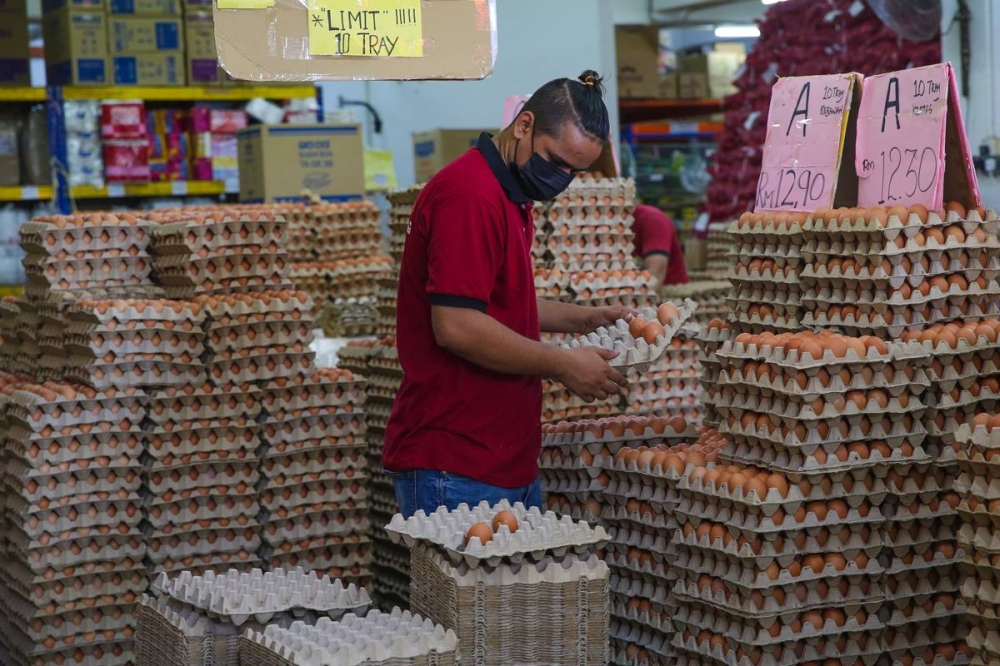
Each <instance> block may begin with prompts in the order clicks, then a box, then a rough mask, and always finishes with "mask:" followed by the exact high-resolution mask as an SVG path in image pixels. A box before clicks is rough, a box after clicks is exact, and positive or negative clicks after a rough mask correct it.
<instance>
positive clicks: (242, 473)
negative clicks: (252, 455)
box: [143, 461, 260, 495]
mask: <svg viewBox="0 0 1000 666" xmlns="http://www.w3.org/2000/svg"><path fill="white" fill-rule="evenodd" d="M259 480H260V471H259V470H258V465H257V464H256V461H253V462H238V463H231V462H227V463H199V464H194V465H188V466H185V467H184V472H183V473H181V471H180V470H179V469H173V470H170V473H169V474H167V473H161V472H155V473H150V474H147V475H146V477H145V478H144V479H143V481H144V484H145V486H146V488H147V489H148V490H149V491H150V492H152V493H154V494H158V495H159V494H162V493H163V492H165V491H167V490H172V491H174V492H183V491H187V490H194V489H195V488H211V487H216V488H218V487H221V486H238V485H239V484H244V485H246V486H248V487H253V485H254V484H256V483H257V482H258V481H259Z"/></svg>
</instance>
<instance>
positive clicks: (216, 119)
mask: <svg viewBox="0 0 1000 666" xmlns="http://www.w3.org/2000/svg"><path fill="white" fill-rule="evenodd" d="M188 122H189V126H190V131H191V143H192V146H193V148H192V151H191V160H192V162H191V174H192V179H193V180H218V181H223V182H225V183H227V187H226V189H232V188H231V187H230V186H229V183H235V182H238V181H239V177H240V164H239V152H238V146H239V142H238V141H237V136H236V135H237V133H238V132H239V131H240V130H241V129H244V128H245V127H246V126H247V122H248V119H247V113H246V111H243V110H242V109H210V108H208V107H203V106H196V107H194V108H193V109H191V111H190V119H189V121H188Z"/></svg>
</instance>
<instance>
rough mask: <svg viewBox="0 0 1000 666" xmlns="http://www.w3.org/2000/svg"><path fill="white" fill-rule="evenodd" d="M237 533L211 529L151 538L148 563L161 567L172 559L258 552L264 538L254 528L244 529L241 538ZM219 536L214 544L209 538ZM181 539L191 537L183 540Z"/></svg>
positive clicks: (149, 539) (148, 538)
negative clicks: (160, 565) (160, 564)
mask: <svg viewBox="0 0 1000 666" xmlns="http://www.w3.org/2000/svg"><path fill="white" fill-rule="evenodd" d="M236 532H237V530H221V529H220V530H216V529H211V528H210V529H208V530H201V531H199V532H186V533H184V534H179V535H174V536H169V537H158V536H152V535H150V536H148V537H147V541H148V550H147V553H146V558H147V559H148V561H150V562H152V563H154V564H158V563H161V562H163V561H165V560H168V559H173V560H183V559H185V558H198V557H213V558H214V557H218V556H219V555H221V554H228V555H230V556H233V555H238V554H239V553H254V552H256V550H257V549H258V548H260V545H261V541H260V537H259V536H257V535H256V534H255V533H254V532H253V530H252V529H248V530H244V534H243V535H238V534H237V533H236ZM209 536H211V537H215V539H214V541H211V542H210V541H208V540H207V538H208V537H209ZM181 537H187V540H186V541H182V540H181V539H180V538H181Z"/></svg>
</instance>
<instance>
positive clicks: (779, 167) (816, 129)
mask: <svg viewBox="0 0 1000 666" xmlns="http://www.w3.org/2000/svg"><path fill="white" fill-rule="evenodd" d="M862 78H863V77H862V76H861V75H860V74H856V73H849V74H829V75H823V76H795V77H786V78H781V79H778V81H777V82H776V83H775V84H774V87H773V88H772V89H771V108H770V110H769V111H768V116H767V138H766V139H765V140H764V156H763V163H762V166H761V171H760V177H759V179H758V180H757V201H756V205H755V206H754V210H755V211H766V210H779V211H782V210H783V211H798V212H805V213H811V212H814V211H815V210H817V209H819V208H823V207H831V206H842V205H852V206H853V205H854V200H855V198H856V195H857V176H856V175H855V173H854V133H855V125H856V120H857V112H858V107H859V104H860V98H861V81H862Z"/></svg>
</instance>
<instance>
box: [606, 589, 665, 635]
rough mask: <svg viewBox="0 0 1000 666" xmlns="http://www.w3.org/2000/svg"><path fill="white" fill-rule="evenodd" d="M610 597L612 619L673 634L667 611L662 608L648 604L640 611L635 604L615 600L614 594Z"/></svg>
mask: <svg viewBox="0 0 1000 666" xmlns="http://www.w3.org/2000/svg"><path fill="white" fill-rule="evenodd" d="M611 597H612V599H611V614H612V615H613V616H614V617H616V618H620V619H624V620H628V621H630V622H633V623H635V624H638V625H641V626H643V627H648V628H649V629H652V630H653V631H657V632H660V633H663V634H668V635H670V634H673V625H672V624H671V623H670V614H669V611H667V610H665V608H664V607H663V606H660V605H658V604H653V603H648V604H647V606H648V607H646V608H642V609H641V610H640V609H639V608H637V607H636V604H630V603H629V602H627V601H623V600H620V599H616V598H615V594H614V593H612V595H611Z"/></svg>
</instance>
